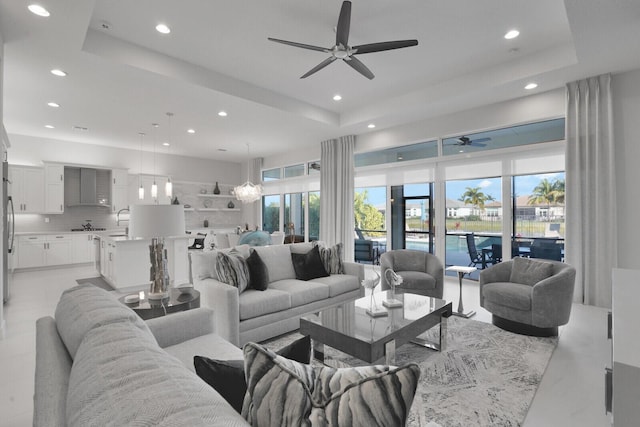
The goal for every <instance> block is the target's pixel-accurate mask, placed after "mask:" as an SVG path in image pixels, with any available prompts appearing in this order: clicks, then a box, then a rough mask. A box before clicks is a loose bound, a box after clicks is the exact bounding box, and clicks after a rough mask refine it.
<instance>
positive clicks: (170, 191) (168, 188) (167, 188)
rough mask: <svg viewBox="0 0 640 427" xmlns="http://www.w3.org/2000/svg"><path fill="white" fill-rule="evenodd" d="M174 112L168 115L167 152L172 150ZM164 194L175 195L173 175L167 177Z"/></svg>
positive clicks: (169, 196)
mask: <svg viewBox="0 0 640 427" xmlns="http://www.w3.org/2000/svg"><path fill="white" fill-rule="evenodd" d="M172 116H173V113H167V117H169V148H167V152H169V151H170V150H171V117H172ZM164 194H165V196H167V197H168V198H171V197H172V196H173V184H172V183H171V177H168V178H167V183H166V184H165V186H164Z"/></svg>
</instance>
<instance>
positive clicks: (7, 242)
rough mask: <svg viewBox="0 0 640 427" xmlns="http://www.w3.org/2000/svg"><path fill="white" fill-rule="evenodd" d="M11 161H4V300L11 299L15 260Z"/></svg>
mask: <svg viewBox="0 0 640 427" xmlns="http://www.w3.org/2000/svg"><path fill="white" fill-rule="evenodd" d="M8 186H9V163H8V162H6V161H4V162H2V197H3V198H4V203H3V204H2V218H3V221H2V222H3V224H2V238H3V242H4V243H3V245H2V283H3V286H2V291H3V292H2V301H3V302H5V303H6V302H7V301H8V300H9V288H10V287H11V276H12V274H11V272H12V271H13V260H12V259H11V257H12V255H13V251H14V245H13V244H14V237H15V215H14V211H13V200H12V199H11V195H10V194H9V191H8V190H9V188H8Z"/></svg>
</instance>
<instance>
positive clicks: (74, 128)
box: [71, 126, 89, 132]
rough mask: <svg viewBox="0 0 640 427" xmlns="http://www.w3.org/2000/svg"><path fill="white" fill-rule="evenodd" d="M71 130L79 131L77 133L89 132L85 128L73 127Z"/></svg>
mask: <svg viewBox="0 0 640 427" xmlns="http://www.w3.org/2000/svg"><path fill="white" fill-rule="evenodd" d="M71 129H73V130H77V131H80V132H86V131H88V130H89V129H88V128H86V127H84V126H73V127H72V128H71Z"/></svg>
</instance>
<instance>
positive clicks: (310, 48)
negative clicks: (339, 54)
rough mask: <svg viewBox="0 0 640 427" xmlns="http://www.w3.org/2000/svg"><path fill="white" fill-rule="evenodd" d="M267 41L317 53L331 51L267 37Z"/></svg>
mask: <svg viewBox="0 0 640 427" xmlns="http://www.w3.org/2000/svg"><path fill="white" fill-rule="evenodd" d="M267 39H268V40H270V41H272V42H276V43H282V44H286V45H289V46H294V47H301V48H302V49H309V50H317V51H320V52H325V53H329V52H331V49H327V48H326V47H320V46H313V45H310V44H304V43H297V42H290V41H288V40H280V39H274V38H273V37H267Z"/></svg>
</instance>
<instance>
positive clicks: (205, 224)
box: [204, 219, 209, 228]
mask: <svg viewBox="0 0 640 427" xmlns="http://www.w3.org/2000/svg"><path fill="white" fill-rule="evenodd" d="M207 227H209V220H208V219H205V220H204V228H207Z"/></svg>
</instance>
